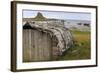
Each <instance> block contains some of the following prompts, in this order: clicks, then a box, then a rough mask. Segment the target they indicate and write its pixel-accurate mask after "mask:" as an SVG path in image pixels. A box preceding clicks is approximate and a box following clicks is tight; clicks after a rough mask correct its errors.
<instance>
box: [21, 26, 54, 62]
mask: <svg viewBox="0 0 100 73" xmlns="http://www.w3.org/2000/svg"><path fill="white" fill-rule="evenodd" d="M51 51H52V40H51V37H50V35H49V34H48V33H46V32H42V31H41V30H39V29H35V28H32V27H31V26H30V25H29V24H26V25H24V27H23V62H34V61H49V60H51V58H52V54H51V53H52V52H51Z"/></svg>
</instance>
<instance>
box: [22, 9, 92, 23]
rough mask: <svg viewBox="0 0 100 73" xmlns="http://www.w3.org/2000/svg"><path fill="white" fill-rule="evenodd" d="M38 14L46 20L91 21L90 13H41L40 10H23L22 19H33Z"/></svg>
mask: <svg viewBox="0 0 100 73" xmlns="http://www.w3.org/2000/svg"><path fill="white" fill-rule="evenodd" d="M38 12H40V13H42V14H43V16H44V17H46V18H55V19H63V20H67V19H70V20H88V21H90V20H91V14H90V13H83V12H61V11H41V10H35V11H34V10H23V18H34V17H35V16H36V15H37V13H38Z"/></svg>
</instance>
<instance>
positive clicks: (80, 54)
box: [59, 30, 91, 60]
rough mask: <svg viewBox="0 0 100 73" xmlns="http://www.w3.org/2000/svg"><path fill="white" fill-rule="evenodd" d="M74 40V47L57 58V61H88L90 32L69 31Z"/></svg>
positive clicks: (89, 55)
mask: <svg viewBox="0 0 100 73" xmlns="http://www.w3.org/2000/svg"><path fill="white" fill-rule="evenodd" d="M71 32H72V34H73V38H74V45H73V46H72V47H71V48H69V50H67V51H66V52H64V54H63V55H62V56H61V57H59V60H81V59H90V57H91V52H90V51H91V49H90V32H88V31H87V32H86V31H84V32H82V31H78V30H73V31H71Z"/></svg>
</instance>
